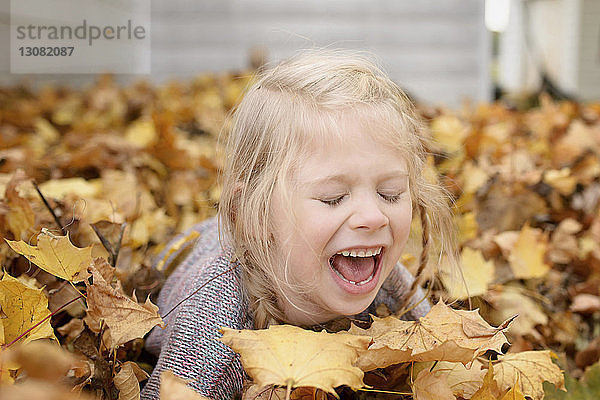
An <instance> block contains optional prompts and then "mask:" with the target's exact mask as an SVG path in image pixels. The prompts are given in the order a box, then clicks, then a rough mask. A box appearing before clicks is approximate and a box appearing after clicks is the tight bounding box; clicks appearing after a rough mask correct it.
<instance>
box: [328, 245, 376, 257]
mask: <svg viewBox="0 0 600 400" xmlns="http://www.w3.org/2000/svg"><path fill="white" fill-rule="evenodd" d="M379 253H381V247H376V248H373V249H360V250H344V251H340V252H339V253H337V254H341V255H343V256H344V257H371V256H376V255H377V254H379Z"/></svg>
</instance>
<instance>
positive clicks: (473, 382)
mask: <svg viewBox="0 0 600 400" xmlns="http://www.w3.org/2000/svg"><path fill="white" fill-rule="evenodd" d="M425 365H426V366H427V368H431V367H432V366H433V365H434V363H426V364H425ZM482 365H483V364H482V363H481V362H480V361H479V360H475V361H474V362H473V363H472V364H471V366H470V368H467V367H465V365H464V364H462V363H453V362H448V361H439V362H435V368H434V371H435V372H436V373H437V374H438V376H445V377H446V381H447V382H448V385H449V386H450V388H451V389H452V393H453V394H454V395H455V396H457V397H460V398H466V399H469V398H471V396H473V394H474V393H475V392H477V390H478V389H479V388H481V385H482V381H483V377H484V375H485V370H483V369H482V368H481V367H482ZM414 368H415V370H416V369H417V364H415V367H414Z"/></svg>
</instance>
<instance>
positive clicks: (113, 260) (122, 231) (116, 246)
mask: <svg viewBox="0 0 600 400" xmlns="http://www.w3.org/2000/svg"><path fill="white" fill-rule="evenodd" d="M126 227H127V222H123V223H122V224H121V232H119V239H118V240H117V243H116V245H115V253H114V256H113V258H112V260H111V261H112V266H113V268H116V266H117V258H119V252H120V251H121V243H122V242H123V233H125V228H126Z"/></svg>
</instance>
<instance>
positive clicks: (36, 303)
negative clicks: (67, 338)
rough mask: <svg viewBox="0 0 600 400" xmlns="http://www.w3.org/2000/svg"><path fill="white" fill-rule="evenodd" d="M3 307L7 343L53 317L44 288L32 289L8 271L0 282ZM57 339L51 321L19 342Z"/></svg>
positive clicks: (44, 323)
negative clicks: (50, 316)
mask: <svg viewBox="0 0 600 400" xmlns="http://www.w3.org/2000/svg"><path fill="white" fill-rule="evenodd" d="M0 304H2V311H3V312H4V314H5V315H6V318H4V319H3V320H2V326H4V332H3V335H4V342H3V344H4V343H11V342H13V341H14V340H15V339H16V338H17V337H19V336H20V335H21V334H23V333H25V332H26V331H27V330H28V329H30V328H32V327H33V326H34V325H36V324H37V323H38V322H40V321H42V320H43V319H44V318H46V317H47V316H49V315H50V310H48V299H47V298H46V296H44V290H43V289H35V288H31V287H29V286H27V285H25V284H23V283H22V282H20V281H19V280H18V279H16V278H14V277H12V276H10V275H9V274H7V273H6V272H5V273H4V276H3V277H2V280H1V281H0ZM42 338H51V339H56V337H55V336H54V330H53V329H52V326H51V325H50V318H48V319H47V320H46V321H44V322H43V323H42V324H40V325H39V326H37V327H36V328H35V329H33V330H31V331H30V332H29V333H27V334H26V335H25V336H23V338H21V340H20V343H27V342H30V341H32V340H35V339H42Z"/></svg>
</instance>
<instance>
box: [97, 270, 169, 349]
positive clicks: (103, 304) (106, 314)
mask: <svg viewBox="0 0 600 400" xmlns="http://www.w3.org/2000/svg"><path fill="white" fill-rule="evenodd" d="M90 271H92V276H93V280H94V283H93V284H92V285H90V284H88V283H87V282H86V284H85V285H86V287H87V304H88V309H87V317H86V322H89V323H88V325H89V326H99V325H100V323H101V322H102V321H104V323H105V324H106V326H107V327H108V328H109V329H108V331H107V334H106V336H105V339H106V345H107V346H108V347H109V348H115V347H117V346H119V345H121V344H124V343H127V342H128V341H130V340H133V339H138V338H142V337H144V335H145V334H146V333H148V331H150V329H152V328H153V327H154V326H156V325H160V326H162V327H164V323H163V320H162V318H161V317H160V315H158V307H157V306H155V305H154V304H152V302H150V299H149V298H148V299H147V300H146V303H144V304H139V303H137V302H135V301H133V300H131V299H130V298H129V297H127V296H125V295H124V294H123V293H121V292H120V291H118V290H116V289H114V288H113V287H111V286H110V285H109V284H108V283H107V282H106V281H105V280H104V278H103V277H102V275H101V274H100V272H98V270H97V269H96V268H95V267H94V266H93V265H92V266H90Z"/></svg>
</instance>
